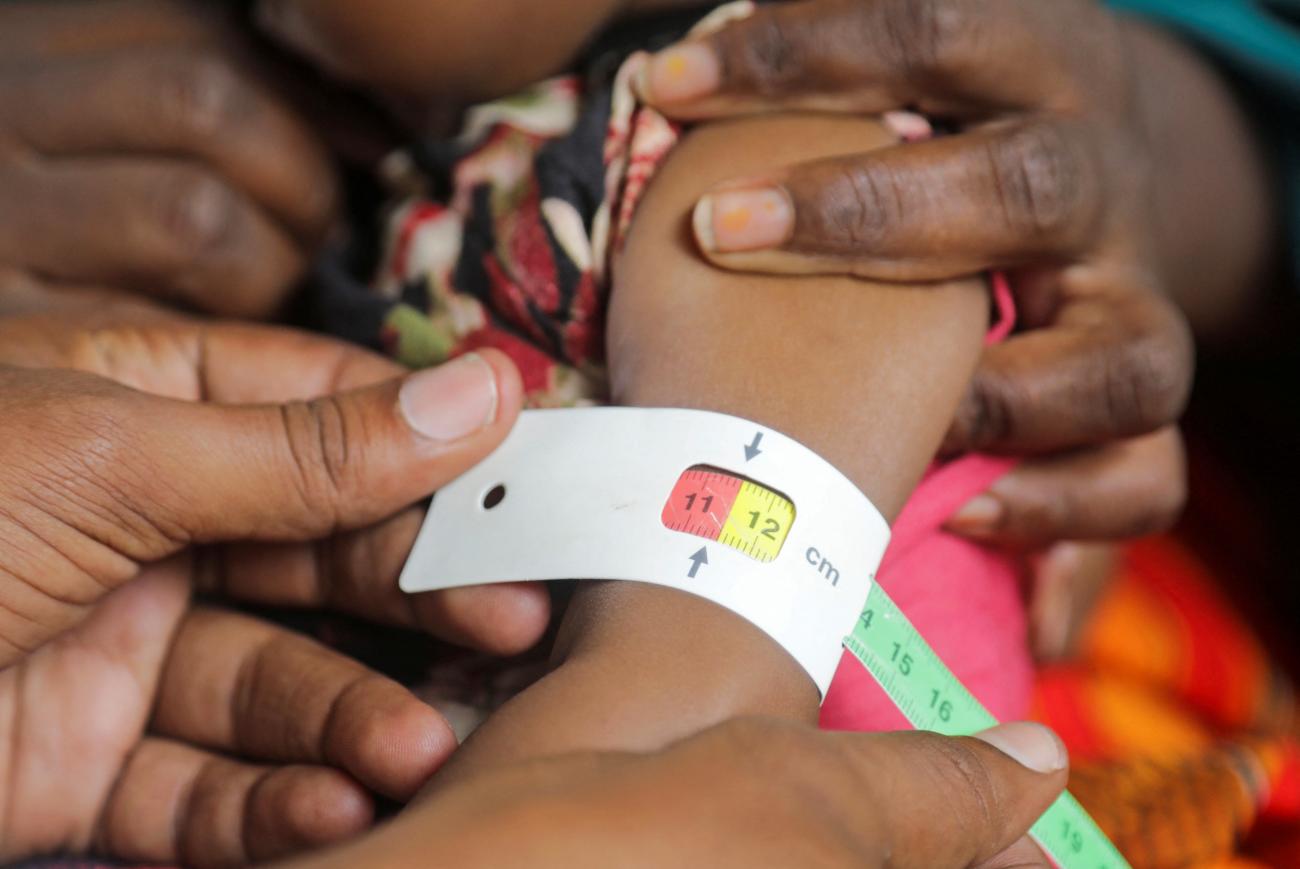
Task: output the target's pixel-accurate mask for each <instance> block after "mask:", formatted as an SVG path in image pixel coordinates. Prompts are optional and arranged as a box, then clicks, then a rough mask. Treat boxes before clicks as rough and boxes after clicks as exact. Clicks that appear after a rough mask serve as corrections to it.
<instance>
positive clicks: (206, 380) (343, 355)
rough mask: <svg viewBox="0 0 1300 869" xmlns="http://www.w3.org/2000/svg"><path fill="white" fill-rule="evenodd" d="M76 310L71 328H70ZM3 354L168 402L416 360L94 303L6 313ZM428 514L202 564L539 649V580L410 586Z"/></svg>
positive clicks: (209, 577)
mask: <svg viewBox="0 0 1300 869" xmlns="http://www.w3.org/2000/svg"><path fill="white" fill-rule="evenodd" d="M70 316H75V319H74V320H73V328H68V320H69V317H70ZM0 363H4V364H12V365H23V366H31V367H37V368H76V369H79V370H82V371H87V372H90V373H93V374H97V375H100V376H102V377H107V378H109V379H112V380H116V381H118V382H120V383H125V384H126V385H128V386H131V387H134V388H136V389H139V390H142V391H145V392H150V393H153V394H156V395H164V396H168V397H171V398H179V399H185V400H189V401H197V400H200V399H205V400H208V401H212V402H220V403H230V404H247V403H260V402H284V401H293V400H310V399H313V398H317V397H319V396H322V395H329V394H333V393H336V392H340V391H344V390H348V389H354V388H357V387H361V386H366V385H370V384H373V383H377V382H381V381H384V380H389V379H391V378H393V377H396V376H399V375H401V374H402V373H403V371H404V370H405V369H403V368H402V367H401V366H399V365H397V364H396V363H394V362H392V361H391V360H388V359H385V358H383V357H381V356H379V355H377V354H374V353H371V352H369V351H367V350H364V349H362V348H360V347H357V346H356V345H353V344H348V343H346V342H343V341H338V340H336V339H332V338H327V337H323V336H320V335H312V334H308V333H305V332H298V331H295V330H292V329H287V328H282V327H270V326H259V325H255V324H247V323H212V322H206V321H199V320H191V319H188V318H184V317H180V316H177V315H165V314H161V313H160V312H153V311H149V310H147V309H146V310H145V311H143V312H140V311H136V310H135V309H131V310H126V311H116V310H114V309H112V307H111V306H107V305H104V304H96V305H94V307H93V308H91V309H90V310H88V311H82V312H80V313H77V314H75V315H70V314H69V313H65V312H59V314H58V315H57V316H54V315H51V316H44V315H42V316H29V317H25V318H21V319H19V318H9V319H8V320H4V321H2V322H0ZM423 519H424V511H423V510H420V509H415V508H412V509H409V510H405V511H402V512H401V513H399V514H397V515H396V516H393V517H392V518H391V519H388V520H386V521H384V522H381V523H379V524H377V525H374V526H371V527H368V528H364V529H361V530H358V531H355V532H348V533H343V534H339V535H335V536H334V537H331V538H329V539H326V540H320V541H315V542H312V543H302V544H257V543H234V544H230V545H228V546H226V547H223V548H221V549H220V550H207V551H205V552H204V553H203V555H204V556H205V557H201V558H199V559H198V568H197V570H196V581H197V583H198V584H199V587H200V588H202V589H204V590H207V591H212V592H218V593H221V594H223V595H225V596H227V597H231V598H235V599H239V600H243V601H251V602H257V603H262V604H268V605H277V606H302V607H312V608H321V607H330V608H333V609H336V610H339V611H343V612H348V613H351V614H353V615H356V616H361V617H363V618H367V619H370V620H372V621H378V622H383V623H387V624H396V625H402V626H405V627H411V628H418V629H421V630H424V631H427V632H429V633H431V634H433V635H434V636H437V637H440V638H442V639H444V640H448V641H450V642H454V643H458V644H461V645H466V646H471V647H474V648H479V649H483V650H485V651H489V652H493V653H497V654H513V653H517V652H520V651H523V650H524V649H526V648H529V647H531V646H532V645H533V644H534V643H535V642H536V641H537V640H538V638H539V637H540V636H541V634H542V632H543V631H544V630H545V627H546V624H547V621H548V619H549V611H550V600H549V597H548V595H547V592H546V589H545V587H543V586H541V585H538V584H535V583H517V584H505V585H497V586H478V587H470V588H461V589H448V590H445V591H441V592H431V593H427V594H420V595H408V594H405V593H403V592H402V591H401V590H400V589H398V587H397V577H398V575H399V574H400V572H401V569H402V566H403V565H404V564H405V561H406V557H407V555H408V554H409V553H410V550H411V546H412V545H413V544H414V542H415V536H416V533H417V532H418V531H419V528H420V524H421V522H422V521H423Z"/></svg>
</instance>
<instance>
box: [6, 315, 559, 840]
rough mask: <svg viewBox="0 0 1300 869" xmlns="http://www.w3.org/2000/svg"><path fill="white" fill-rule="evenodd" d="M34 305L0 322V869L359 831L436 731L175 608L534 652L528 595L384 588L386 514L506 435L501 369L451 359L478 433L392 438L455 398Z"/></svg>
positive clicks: (342, 665)
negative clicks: (289, 610)
mask: <svg viewBox="0 0 1300 869" xmlns="http://www.w3.org/2000/svg"><path fill="white" fill-rule="evenodd" d="M38 295H39V294H38ZM57 298H58V300H59V303H60V307H61V310H59V311H58V312H57V313H56V314H49V313H45V314H27V315H18V314H16V313H10V315H9V316H8V317H6V318H4V319H0V381H3V383H4V388H3V390H0V395H3V398H0V405H2V406H3V412H0V429H3V430H4V431H5V432H6V434H5V436H4V437H0V454H3V455H2V456H0V580H3V581H0V746H3V751H0V860H3V861H5V862H9V861H12V860H15V859H18V860H21V859H23V858H25V857H29V856H33V855H37V854H42V853H50V852H65V853H80V852H86V851H94V852H100V853H111V854H114V855H116V856H118V857H121V858H124V859H135V860H143V861H148V862H157V863H172V862H176V861H184V862H186V863H197V864H216V863H236V862H238V863H242V862H246V861H249V860H260V859H269V858H273V857H279V856H284V855H287V854H291V853H296V852H298V851H301V850H303V849H306V848H311V847H318V846H320V845H323V844H327V843H331V842H336V841H339V840H341V839H345V838H348V837H350V836H353V835H355V834H356V833H358V832H360V831H361V830H363V829H365V828H366V827H367V826H368V825H369V824H370V823H371V821H372V813H373V800H374V796H375V795H382V796H384V797H388V798H392V799H398V800H401V799H407V798H409V797H410V796H411V795H412V794H413V793H414V792H415V791H416V789H417V788H419V787H420V785H421V784H422V783H423V782H424V780H425V779H426V778H427V777H428V776H429V775H430V774H431V773H432V771H433V770H434V769H436V768H437V767H438V765H439V764H440V763H441V762H442V761H443V760H444V759H445V758H446V757H447V756H448V754H450V753H451V751H452V750H453V749H454V748H455V744H456V742H455V737H454V736H453V734H452V732H451V729H450V727H449V726H448V725H447V723H446V722H445V721H443V720H442V719H441V717H440V716H439V715H438V714H437V713H436V712H434V711H433V710H432V709H431V708H429V707H428V706H427V705H425V704H424V703H422V702H421V701H419V700H418V699H416V698H415V697H414V696H413V695H412V694H411V693H410V692H409V691H407V690H406V689H405V688H402V687H401V686H399V685H398V684H397V683H395V682H393V681H392V680H389V679H386V678H384V677H381V676H379V675H378V674H376V673H372V672H370V671H369V670H367V669H366V668H365V667H362V666H361V665H359V664H357V663H356V662H354V661H350V660H348V659H347V658H345V657H343V656H341V655H339V654H337V653H335V652H332V651H329V650H327V649H325V648H323V647H321V646H319V645H317V644H316V643H314V642H311V641H309V640H307V639H305V638H303V637H300V636H297V635H295V634H293V633H292V632H290V631H288V630H285V629H283V628H281V627H277V626H272V625H270V624H266V623H263V622H261V621H258V620H256V619H252V618H248V617H245V616H241V615H237V614H234V613H230V612H226V611H223V610H220V609H214V608H212V607H210V606H198V605H194V604H192V603H191V602H190V592H191V589H192V588H193V587H194V586H200V587H206V588H219V589H222V590H224V591H225V592H227V593H228V594H230V595H232V596H235V597H244V598H246V599H252V600H257V601H262V602H272V603H278V604H296V605H311V606H318V607H319V606H337V607H338V608H340V609H343V610H347V611H350V612H353V613H355V614H357V615H361V616H365V617H369V618H373V619H375V620H379V621H384V622H388V623H392V624H399V625H404V626H408V627H422V628H424V629H427V630H430V631H432V632H434V633H439V634H442V635H443V636H446V637H448V638H451V639H455V640H459V641H462V642H470V643H474V644H476V645H480V646H482V647H485V648H488V649H491V650H494V651H498V652H510V651H517V650H519V649H521V648H523V647H526V646H527V645H530V644H531V643H532V642H535V640H536V637H537V636H538V634H539V633H540V632H541V630H542V629H543V627H544V625H545V622H546V618H547V604H546V599H545V593H544V591H543V590H542V589H540V588H527V589H525V588H518V587H514V588H503V589H497V590H495V591H491V590H488V589H467V590H464V591H463V592H461V593H457V594H451V595H447V594H435V595H421V596H417V597H411V596H407V595H402V594H401V593H400V592H399V591H398V590H397V587H396V576H397V571H398V570H400V567H401V564H402V561H403V560H404V557H405V554H406V552H407V551H409V549H410V545H411V542H412V540H413V538H414V534H415V531H416V530H417V529H418V527H419V524H420V520H421V511H420V510H419V509H418V508H414V507H411V506H410V505H411V504H412V503H413V502H414V501H416V500H418V499H419V498H421V497H423V495H424V494H427V493H428V492H430V491H432V490H433V489H435V488H437V486H438V485H440V484H441V483H442V482H443V481H445V480H447V479H450V478H451V477H452V476H455V475H456V474H457V473H458V472H459V471H460V470H461V469H463V468H465V467H467V466H468V465H469V464H470V463H472V462H474V461H476V460H477V459H478V458H479V457H481V456H482V455H485V454H486V453H487V452H488V451H489V450H490V449H491V448H492V447H493V446H495V444H496V443H497V442H498V441H499V440H500V439H501V438H502V437H503V436H504V435H505V433H506V431H507V430H508V428H509V426H510V424H511V422H512V421H513V419H514V415H515V414H516V413H517V412H518V408H519V405H520V402H521V395H520V388H519V382H518V377H517V375H516V374H515V372H514V370H513V368H512V367H511V366H510V365H509V363H508V362H506V361H505V360H504V358H502V357H500V356H496V355H493V354H485V355H484V357H483V361H482V362H471V365H472V366H475V367H474V368H473V369H472V370H473V371H474V372H476V374H475V376H478V375H482V376H484V377H490V378H491V379H492V380H493V386H492V388H491V392H490V393H489V394H487V396H486V398H487V399H488V402H489V405H491V406H493V407H494V408H495V409H494V410H493V412H492V417H491V419H490V420H488V418H487V416H486V415H484V416H481V417H478V419H479V421H481V422H482V425H481V426H480V427H479V428H477V429H476V430H473V431H469V432H467V433H466V434H465V435H464V436H462V437H458V438H453V439H451V440H448V439H446V437H443V436H440V437H438V438H430V437H429V436H428V435H427V434H424V433H422V431H417V430H416V429H415V428H414V427H413V423H412V422H411V420H413V419H414V420H417V422H418V420H420V419H425V420H426V421H427V420H428V419H429V416H428V415H429V414H433V415H434V417H437V419H435V420H434V421H435V424H436V423H437V422H438V420H439V419H441V420H442V421H443V423H444V424H445V421H446V420H447V419H449V418H451V417H455V416H457V414H458V413H459V414H460V417H459V418H460V419H461V420H462V423H461V424H458V425H460V426H461V427H462V428H463V423H464V421H465V420H469V421H470V422H471V423H473V422H474V419H475V418H474V416H473V414H471V415H470V416H465V414H464V413H463V412H460V411H457V410H456V409H455V408H456V402H457V401H461V400H462V399H464V398H465V395H463V394H461V393H458V394H459V395H461V397H460V398H458V399H456V400H455V401H453V400H451V398H452V396H451V393H445V394H444V393H435V394H433V395H430V394H425V395H424V396H423V398H421V399H418V400H416V399H413V398H411V395H412V393H403V392H402V391H401V387H400V385H399V384H400V383H401V381H399V380H395V379H394V378H395V377H396V376H400V373H401V372H400V369H398V368H397V366H395V365H394V364H393V363H391V362H389V361H387V360H384V359H382V358H380V357H377V356H374V355H373V354H370V353H368V352H366V351H363V350H360V349H358V348H355V347H352V346H349V345H346V344H343V343H340V342H336V341H333V340H331V339H327V338H320V337H316V336H310V335H304V334H301V333H297V332H293V331H291V330H283V329H274V328H270V327H254V326H244V325H239V324H210V325H205V324H202V323H198V322H195V321H191V320H188V319H184V318H179V317H177V316H176V315H174V314H170V313H167V312H164V311H161V310H158V309H153V308H149V307H144V306H141V305H138V304H131V303H122V302H116V303H115V302H112V301H111V300H109V299H107V298H105V297H95V298H94V299H93V303H92V304H88V305H86V306H85V307H81V306H77V305H74V304H73V303H74V300H75V299H80V300H81V301H83V302H87V303H90V302H92V299H90V298H87V297H80V296H73V295H72V294H69V293H63V294H60V295H59V296H58V297H57ZM9 301H12V300H9ZM10 310H11V311H12V309H10ZM463 387H464V383H462V390H463ZM440 388H441V387H440ZM349 390H351V391H349ZM403 396H405V397H403ZM439 396H442V398H439ZM493 396H495V399H493ZM471 397H472V396H471ZM492 401H495V404H494V405H492V404H491V402H492ZM487 406H488V405H482V406H479V407H478V408H474V407H471V408H470V410H471V411H472V412H473V413H485V409H486V407H487ZM421 409H423V410H421ZM417 412H418V413H417ZM412 414H416V415H414V416H413V415H412ZM420 424H421V425H426V424H427V422H426V423H420ZM475 424H477V423H475ZM443 431H444V434H445V430H443Z"/></svg>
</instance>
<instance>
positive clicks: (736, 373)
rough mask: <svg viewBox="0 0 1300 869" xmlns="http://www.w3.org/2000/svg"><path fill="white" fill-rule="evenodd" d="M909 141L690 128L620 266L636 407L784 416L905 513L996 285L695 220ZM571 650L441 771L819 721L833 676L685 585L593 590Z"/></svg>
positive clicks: (809, 128) (562, 650)
mask: <svg viewBox="0 0 1300 869" xmlns="http://www.w3.org/2000/svg"><path fill="white" fill-rule="evenodd" d="M890 141H891V139H890V137H889V136H888V134H886V133H885V132H884V131H883V129H882V128H881V127H880V126H879V125H878V124H876V123H875V122H871V121H863V120H851V119H850V120H846V119H838V118H828V117H818V116H810V115H809V116H782V117H769V118H761V119H751V120H746V121H740V122H734V123H728V124H718V125H712V126H708V127H704V128H701V129H698V130H696V131H694V132H692V133H690V134H689V135H688V136H687V137H686V139H685V140H684V141H683V143H682V144H681V145H680V146H679V147H678V149H677V150H676V151H674V152H673V153H672V155H671V156H670V157H669V159H668V160H667V162H666V163H665V165H664V166H663V167H662V168H661V169H660V173H659V175H658V176H656V178H655V179H654V181H653V182H652V184H651V186H650V189H649V190H648V191H647V193H646V196H645V199H644V201H643V202H642V204H641V206H640V209H639V211H638V213H637V216H636V218H635V221H634V224H633V226H632V229H631V232H630V236H629V238H628V240H627V244H626V247H625V249H624V250H623V251H622V253H621V255H620V257H619V260H618V262H617V263H616V266H615V272H614V273H615V287H614V291H613V299H612V310H611V312H610V322H609V328H608V346H609V361H610V366H611V377H612V382H613V388H614V393H615V399H616V400H617V401H618V402H619V403H622V404H630V405H643V406H690V407H698V408H705V409H710V410H718V411H724V412H728V413H733V414H736V415H740V416H745V417H748V418H751V419H755V420H757V421H760V422H763V423H765V424H768V425H770V426H772V427H773V428H776V429H778V430H780V431H783V432H785V433H787V434H789V435H791V436H793V437H795V438H796V439H798V440H800V441H801V442H803V443H804V444H806V445H807V446H809V447H810V448H812V449H813V450H815V451H816V452H818V453H820V454H821V455H822V456H823V457H825V458H826V459H828V460H830V461H831V462H832V463H834V464H835V465H837V466H838V467H839V468H840V470H842V471H843V472H844V473H845V474H847V475H848V476H849V477H850V478H851V479H852V480H853V481H854V482H855V483H856V484H857V485H858V486H859V487H860V488H861V489H862V490H863V491H864V492H865V493H866V494H867V496H868V497H869V498H870V499H871V501H872V502H873V503H874V504H875V505H876V507H877V508H878V509H879V510H880V511H881V512H882V513H883V514H884V515H885V517H886V518H887V519H890V520H891V521H892V519H893V518H894V517H895V516H896V515H897V513H898V511H899V509H900V507H901V506H902V504H903V502H904V500H905V499H906V498H907V496H908V494H909V493H910V492H911V490H912V488H913V487H914V485H915V484H916V482H917V480H918V478H919V477H920V475H921V474H922V472H923V471H924V469H925V467H926V465H927V464H928V463H929V462H930V461H931V459H932V458H933V456H934V453H935V450H936V449H937V447H938V445H939V442H940V439H941V438H942V436H943V433H944V431H945V429H946V428H947V426H948V424H949V422H950V420H951V417H952V414H953V411H954V409H955V408H956V405H957V402H958V399H959V397H960V395H961V393H962V391H963V389H964V388H965V386H966V384H967V382H968V379H969V377H970V374H971V372H972V371H973V369H974V366H975V363H976V360H977V358H978V355H979V352H980V347H981V339H982V336H983V333H984V331H985V329H986V327H987V324H988V310H989V306H988V300H987V294H986V292H985V291H984V288H983V287H982V286H981V285H980V284H978V283H977V282H969V283H965V284H957V285H946V286H932V287H924V288H917V289H915V290H910V291H909V290H900V289H899V288H897V287H880V286H874V285H872V284H869V283H865V282H862V281H855V280H852V279H840V278H820V277H813V278H791V277H774V278H764V277H754V276H750V275H740V274H732V273H727V272H723V271H720V270H718V269H716V268H715V267H713V266H710V265H708V264H706V263H705V262H704V261H703V260H702V259H701V258H700V257H699V256H698V255H697V253H696V251H695V250H694V248H693V242H692V241H691V240H690V239H691V235H690V226H689V221H690V213H689V212H690V208H691V205H692V203H693V202H694V201H695V199H696V197H697V196H698V195H699V194H701V193H703V192H704V191H705V190H707V189H708V188H709V187H710V185H711V184H713V183H714V182H715V181H717V180H718V179H720V178H722V177H724V176H725V177H734V176H736V175H738V174H743V173H762V172H765V171H768V170H771V169H772V168H773V167H776V166H781V165H784V164H787V163H790V162H793V161H795V160H797V159H806V158H813V157H818V156H829V155H835V154H841V153H848V152H856V151H862V150H866V149H869V148H873V147H880V146H882V145H885V144H887V143H889V142H890ZM848 193H851V191H846V195H847V194H848ZM714 219H715V220H718V221H729V220H734V221H739V220H745V219H749V220H758V219H762V216H761V215H743V214H729V213H727V212H726V208H725V201H724V202H721V203H719V208H718V209H715V213H714ZM720 226H722V224H720ZM555 662H556V665H557V666H556V668H555V669H554V670H553V671H552V672H551V673H550V674H549V675H547V676H546V677H545V678H543V679H542V680H541V681H540V682H538V683H536V684H535V685H534V686H533V687H531V688H529V689H528V690H526V691H525V692H523V693H522V694H521V695H519V696H518V697H516V698H515V699H514V700H512V701H511V702H510V703H508V704H507V705H506V706H505V707H504V708H503V709H502V710H500V711H499V712H498V713H497V714H496V715H495V716H493V717H492V718H491V719H490V720H489V721H488V722H486V723H485V724H484V725H483V726H482V727H481V728H480V730H479V731H478V732H477V733H476V734H475V735H474V736H473V737H472V738H471V739H470V740H469V741H468V742H467V744H466V745H465V746H464V747H463V748H462V749H461V750H460V752H458V754H457V755H456V757H454V758H453V760H452V761H451V763H450V765H449V767H448V768H447V769H446V770H444V772H443V773H440V774H439V780H440V781H441V782H443V783H445V782H447V781H450V780H453V779H455V778H458V777H460V776H462V775H464V774H465V773H466V771H468V770H472V769H473V768H474V767H475V766H476V765H480V764H496V763H502V762H508V761H511V760H516V759H521V758H524V757H531V756H537V755H546V754H553V753H558V752H564V751H568V750H574V749H580V748H587V749H589V748H636V749H644V748H654V747H658V746H660V745H663V744H664V743H666V742H668V741H670V740H673V739H675V738H678V737H681V736H683V735H686V734H689V733H693V732H695V731H697V730H699V729H701V728H703V727H705V726H707V725H710V724H713V723H715V722H718V721H720V720H723V719H726V718H729V717H732V716H735V715H744V714H765V715H776V716H783V717H790V718H795V719H801V720H815V715H816V710H817V703H818V696H817V690H816V688H815V687H814V685H813V683H812V681H811V680H810V679H809V678H808V676H807V674H806V673H804V672H803V670H802V669H801V668H800V667H799V665H798V664H796V663H795V661H794V660H793V659H792V658H791V657H790V656H789V655H788V654H787V653H786V652H785V651H784V650H783V649H781V648H780V647H779V646H777V645H776V644H775V643H774V642H773V641H772V640H771V639H770V638H769V637H767V636H766V635H765V634H764V633H762V632H761V631H760V630H759V629H758V628H756V627H754V626H753V625H751V624H750V623H748V622H747V621H745V620H743V619H741V618H740V617H739V616H736V615H734V614H733V613H731V612H730V611H727V610H725V609H723V608H721V607H719V606H717V605H715V604H713V603H711V602H709V601H706V600H703V599H700V598H697V597H694V596H692V595H689V594H685V593H682V592H678V591H675V590H671V589H665V588H661V587H657V586H650V585H641V584H637V583H626V582H608V583H585V584H583V585H582V586H580V588H579V590H578V592H577V594H576V597H575V599H574V601H573V603H572V605H571V607H570V609H569V612H568V614H567V616H566V618H565V622H564V625H563V629H562V631H561V635H560V639H559V642H558V643H557V648H556V653H555Z"/></svg>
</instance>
